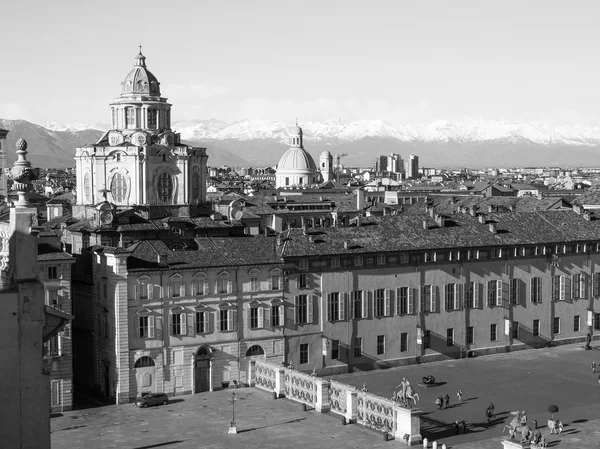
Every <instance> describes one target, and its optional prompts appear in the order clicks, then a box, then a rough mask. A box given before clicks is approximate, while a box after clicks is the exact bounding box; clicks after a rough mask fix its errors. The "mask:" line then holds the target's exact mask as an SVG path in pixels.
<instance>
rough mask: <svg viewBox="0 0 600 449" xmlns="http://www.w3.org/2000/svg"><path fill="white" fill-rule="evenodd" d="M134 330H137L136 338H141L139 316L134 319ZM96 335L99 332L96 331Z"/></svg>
mask: <svg viewBox="0 0 600 449" xmlns="http://www.w3.org/2000/svg"><path fill="white" fill-rule="evenodd" d="M96 327H98V326H96ZM133 328H134V329H135V337H136V338H140V317H139V316H136V317H135V318H134V319H133ZM96 333H97V331H96Z"/></svg>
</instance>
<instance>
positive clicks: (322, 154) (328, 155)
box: [321, 150, 331, 159]
mask: <svg viewBox="0 0 600 449" xmlns="http://www.w3.org/2000/svg"><path fill="white" fill-rule="evenodd" d="M330 157H331V153H330V152H329V151H327V150H325V151H323V152H322V153H321V159H326V158H330Z"/></svg>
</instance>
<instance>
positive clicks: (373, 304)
mask: <svg viewBox="0 0 600 449" xmlns="http://www.w3.org/2000/svg"><path fill="white" fill-rule="evenodd" d="M367 295H368V296H369V297H370V299H371V307H372V310H373V315H371V316H373V317H376V316H377V299H376V297H375V292H374V291H373V290H368V291H367Z"/></svg>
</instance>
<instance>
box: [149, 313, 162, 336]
mask: <svg viewBox="0 0 600 449" xmlns="http://www.w3.org/2000/svg"><path fill="white" fill-rule="evenodd" d="M152 318H154V317H152ZM162 323H163V319H162V318H160V317H156V318H154V337H155V338H160V339H162V332H163V330H162V329H163V326H162Z"/></svg>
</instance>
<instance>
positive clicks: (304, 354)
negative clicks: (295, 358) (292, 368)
mask: <svg viewBox="0 0 600 449" xmlns="http://www.w3.org/2000/svg"><path fill="white" fill-rule="evenodd" d="M305 363H308V343H301V344H300V364H301V365H303V364H305Z"/></svg>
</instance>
